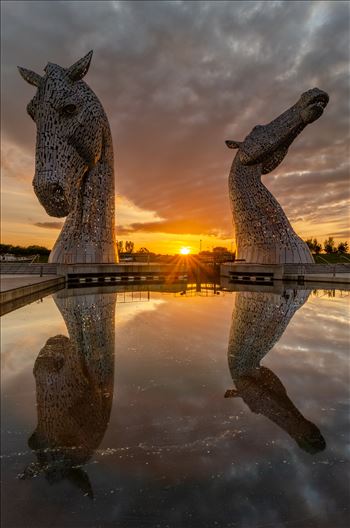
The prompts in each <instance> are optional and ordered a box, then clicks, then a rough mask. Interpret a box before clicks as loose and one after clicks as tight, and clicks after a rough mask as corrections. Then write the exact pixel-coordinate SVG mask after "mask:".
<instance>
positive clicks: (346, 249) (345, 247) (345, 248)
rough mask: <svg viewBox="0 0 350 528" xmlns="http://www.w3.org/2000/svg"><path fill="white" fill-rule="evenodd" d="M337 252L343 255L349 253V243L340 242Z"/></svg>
mask: <svg viewBox="0 0 350 528" xmlns="http://www.w3.org/2000/svg"><path fill="white" fill-rule="evenodd" d="M337 252H338V253H340V254H341V255H342V254H344V253H348V252H349V245H348V243H347V242H340V243H339V244H338V248H337Z"/></svg>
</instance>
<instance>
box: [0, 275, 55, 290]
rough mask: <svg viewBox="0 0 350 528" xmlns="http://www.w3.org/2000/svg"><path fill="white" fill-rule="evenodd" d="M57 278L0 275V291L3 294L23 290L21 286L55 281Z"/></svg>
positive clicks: (50, 276) (52, 276) (49, 276)
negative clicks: (17, 289) (18, 289)
mask: <svg viewBox="0 0 350 528" xmlns="http://www.w3.org/2000/svg"><path fill="white" fill-rule="evenodd" d="M57 277H58V275H45V277H40V276H38V275H34V276H33V275H1V276H0V284H1V288H0V291H2V292H5V291H8V290H14V289H16V288H23V286H31V285H32V284H38V283H39V282H47V281H49V280H52V279H56V278H57Z"/></svg>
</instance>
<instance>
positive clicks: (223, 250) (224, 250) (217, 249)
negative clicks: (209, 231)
mask: <svg viewBox="0 0 350 528" xmlns="http://www.w3.org/2000/svg"><path fill="white" fill-rule="evenodd" d="M227 251H228V250H227V248H225V247H222V246H217V247H214V248H213V253H227Z"/></svg>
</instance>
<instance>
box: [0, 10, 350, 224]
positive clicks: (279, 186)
mask: <svg viewBox="0 0 350 528" xmlns="http://www.w3.org/2000/svg"><path fill="white" fill-rule="evenodd" d="M2 11H3V17H2V20H3V28H2V35H3V37H2V39H3V46H2V47H3V63H2V64H3V90H2V93H3V112H2V119H3V130H4V137H5V139H7V140H8V141H11V142H12V143H15V144H16V145H18V146H20V147H21V148H25V149H28V151H29V152H30V153H31V154H32V155H33V154H34V141H35V131H34V128H33V123H32V122H31V121H30V119H29V117H28V116H26V115H25V106H26V104H27V102H28V101H29V99H30V98H31V97H32V95H33V88H32V87H30V86H29V85H27V84H26V83H24V82H23V80H22V79H21V78H20V76H19V75H18V73H17V71H16V68H15V66H16V65H17V64H20V65H23V66H25V67H27V68H31V69H34V70H36V71H38V73H41V72H42V69H43V67H44V66H45V65H46V63H47V62H48V61H51V62H56V63H59V64H61V65H63V66H68V65H69V64H71V63H72V62H73V61H75V60H76V59H77V58H78V57H79V56H81V55H83V54H85V53H86V52H87V51H88V50H89V49H91V48H93V49H94V57H93V62H92V66H91V69H90V72H89V74H88V76H87V79H86V80H87V82H88V83H89V84H90V85H91V87H92V88H93V89H94V90H95V92H96V94H97V95H98V96H99V98H100V99H101V101H102V102H103V104H104V106H105V108H106V111H107V114H108V116H109V119H110V122H111V128H112V134H113V138H114V143H115V151H116V175H117V190H118V192H119V193H120V194H122V195H124V196H126V197H127V198H128V199H130V200H132V201H133V202H134V203H135V204H136V205H137V206H138V207H141V208H144V209H147V210H152V211H156V213H157V214H158V215H159V217H161V218H163V219H164V223H163V224H164V225H163V229H164V231H165V232H171V231H170V229H171V227H170V226H173V229H174V230H175V229H180V231H173V232H186V231H184V230H181V225H182V223H183V222H184V221H185V220H187V221H188V226H189V227H190V228H191V232H192V233H201V232H202V233H214V232H226V234H228V233H230V229H231V214H230V208H229V200H228V193H227V177H228V172H229V168H230V164H231V161H232V151H229V150H228V149H226V147H225V145H224V140H225V139H228V138H232V139H236V140H239V139H242V138H243V137H244V136H245V135H246V134H247V133H248V132H249V130H250V129H251V128H252V127H253V126H254V125H256V124H257V123H264V122H268V121H270V120H271V119H273V118H274V117H276V116H277V115H278V114H279V113H281V112H282V111H284V110H285V109H286V108H287V107H289V106H290V105H291V104H293V103H294V102H295V101H296V100H297V99H298V97H299V96H300V94H301V93H302V92H303V91H305V90H306V89H309V88H312V87H314V86H318V87H319V88H322V89H323V90H326V91H327V92H328V93H329V94H330V103H329V105H328V107H327V109H326V111H325V113H324V116H322V118H321V119H320V120H319V121H317V122H316V123H315V124H313V125H311V126H310V127H308V128H307V129H306V130H305V131H304V132H303V133H302V135H301V136H300V137H299V138H298V139H297V140H296V141H295V144H294V145H293V146H292V147H291V149H290V152H289V154H288V156H287V157H286V159H285V160H284V162H283V164H282V165H281V166H280V167H279V168H278V169H277V170H276V173H272V174H271V175H268V176H266V177H265V179H264V182H265V184H266V185H267V186H268V187H269V188H270V189H271V190H272V191H273V192H274V194H275V195H276V197H277V198H278V199H280V200H281V202H282V204H283V206H284V207H285V209H286V212H287V214H288V215H289V216H290V217H291V218H292V220H293V219H295V218H299V217H302V216H305V214H307V215H308V219H309V220H310V221H311V222H312V225H313V226H314V230H315V233H316V232H317V230H318V229H319V226H320V225H321V224H322V223H325V221H326V220H327V218H326V217H327V215H328V213H329V210H328V209H324V208H323V207H322V206H323V205H324V204H325V203H327V204H328V205H329V206H330V207H332V206H334V207H336V204H337V203H338V201H339V200H340V198H341V197H342V199H343V200H345V199H346V198H348V197H349V185H348V184H349V167H348V165H344V163H345V161H346V160H348V158H349V143H348V135H349V111H348V101H349V85H348V64H349V34H348V27H349V4H348V3H347V2H336V3H333V2H317V1H315V2H292V1H291V2H277V1H276V2H231V1H228V2H224V1H217V2H166V1H164V2H151V1H148V2H131V1H128V2H81V1H79V2H3V3H2ZM28 189H29V187H28ZM28 192H29V190H28ZM30 192H31V191H30ZM343 207H345V206H342V208H343ZM340 214H342V215H344V216H343V217H346V216H347V215H346V211H345V209H344V210H343V209H342V211H341V213H340V212H338V218H340ZM157 227H159V226H157ZM139 228H140V226H139V225H134V226H133V227H132V230H134V231H137V230H138V229H139ZM123 229H124V228H123ZM145 229H147V230H149V231H152V230H153V226H152V225H147V226H145ZM183 229H185V228H183ZM187 229H188V228H187ZM336 230H337V231H343V229H339V226H338V228H337V229H336Z"/></svg>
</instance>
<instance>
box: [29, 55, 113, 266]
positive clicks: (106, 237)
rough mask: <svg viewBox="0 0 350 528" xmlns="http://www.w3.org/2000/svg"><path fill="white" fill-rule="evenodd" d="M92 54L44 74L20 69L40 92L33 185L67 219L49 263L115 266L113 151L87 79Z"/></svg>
mask: <svg viewBox="0 0 350 528" xmlns="http://www.w3.org/2000/svg"><path fill="white" fill-rule="evenodd" d="M91 57H92V51H90V52H89V53H88V54H87V55H86V56H85V57H83V58H82V59H80V60H79V61H77V62H76V63H74V64H73V65H72V66H70V67H69V68H62V67H61V66H58V65H57V64H52V63H48V64H47V66H46V68H45V75H43V76H40V75H38V74H37V73H35V72H33V71H30V70H26V69H24V68H19V72H20V74H21V76H22V77H23V78H24V79H25V80H26V81H27V82H28V83H29V84H32V85H33V86H36V87H37V92H36V94H35V96H34V97H33V99H32V100H31V101H30V103H29V104H28V106H27V111H28V114H29V115H30V116H31V118H32V119H33V120H34V121H35V123H36V126H37V140H36V162H35V176H34V180H33V186H34V190H35V193H36V195H37V197H38V199H39V201H40V203H41V204H42V205H43V207H44V208H45V210H46V212H47V213H48V214H49V215H50V216H56V217H63V216H67V217H68V218H67V220H66V223H65V225H64V228H63V231H62V233H61V235H60V237H59V239H58V241H57V242H56V245H55V247H54V249H53V251H52V253H51V255H50V261H51V262H61V263H77V262H80V263H84V262H85V263H86V262H115V259H116V255H115V248H114V246H115V234H114V173H113V148H112V138H111V134H110V129H109V124H108V120H107V117H106V114H105V112H104V110H103V107H102V105H101V103H100V101H99V100H98V98H97V97H96V95H95V94H94V92H93V91H92V90H91V89H90V88H89V87H88V85H87V84H86V83H85V82H84V81H83V80H82V79H83V77H84V76H85V75H86V73H87V71H88V69H89V66H90V61H91Z"/></svg>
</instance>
